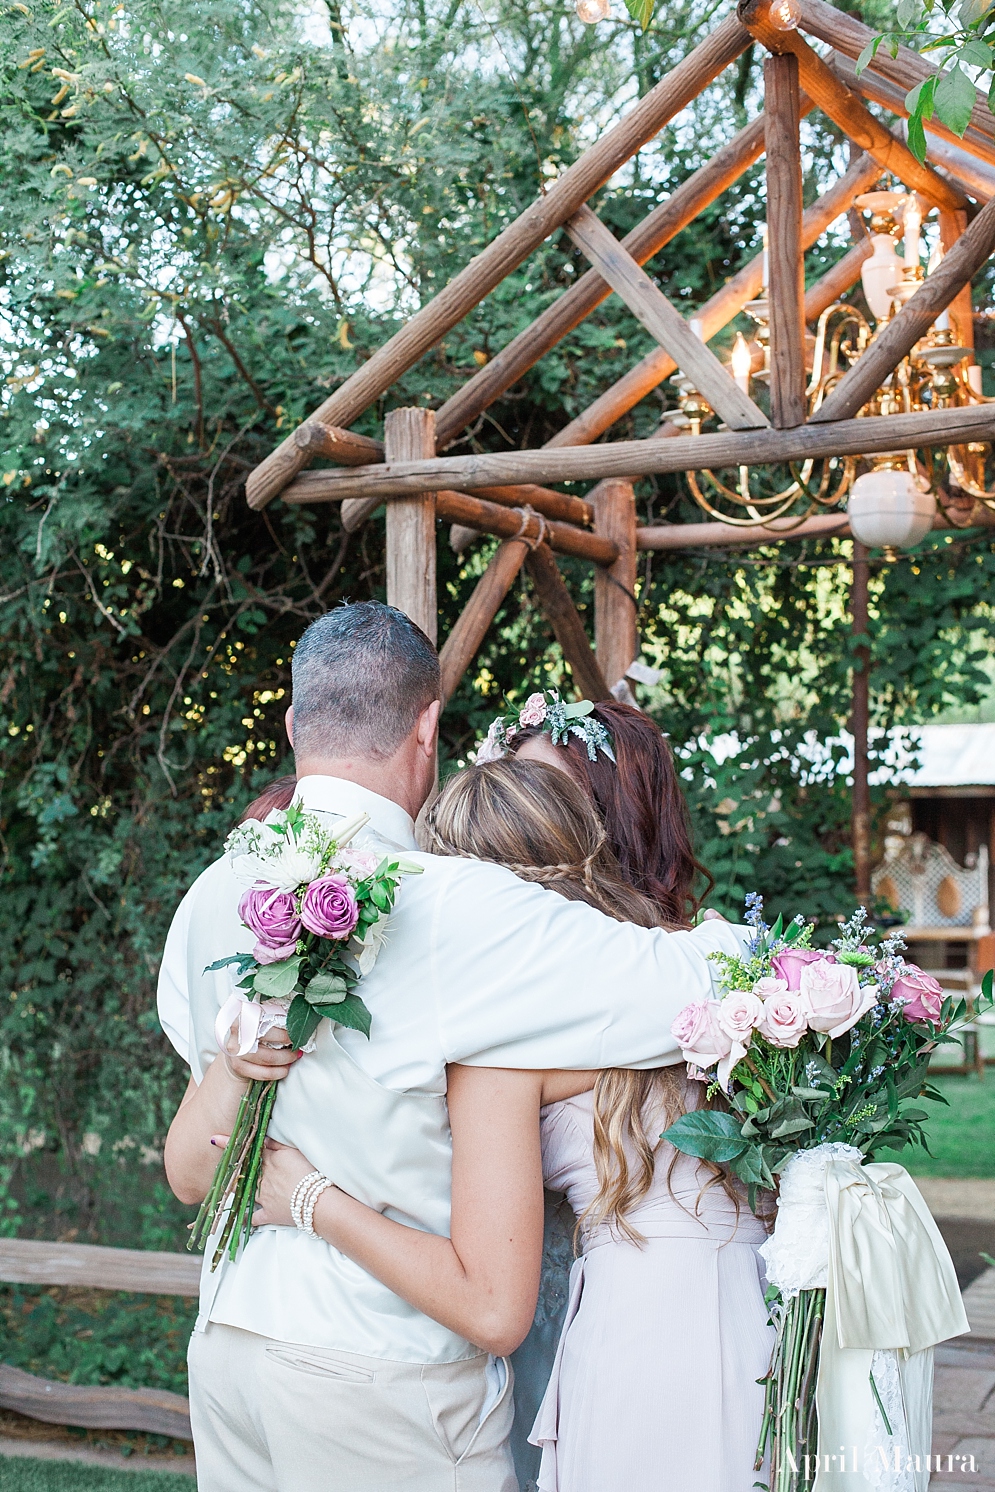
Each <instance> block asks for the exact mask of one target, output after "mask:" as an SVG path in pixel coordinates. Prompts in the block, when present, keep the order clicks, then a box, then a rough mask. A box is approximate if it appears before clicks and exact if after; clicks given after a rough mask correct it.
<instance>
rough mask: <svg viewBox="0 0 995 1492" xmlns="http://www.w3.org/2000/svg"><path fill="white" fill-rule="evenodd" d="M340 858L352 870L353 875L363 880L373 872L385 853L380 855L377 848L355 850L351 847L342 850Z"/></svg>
mask: <svg viewBox="0 0 995 1492" xmlns="http://www.w3.org/2000/svg"><path fill="white" fill-rule="evenodd" d="M338 858H339V860H340V861H341V862H342V864H343V865H344V866H345V867H346V868H347V869H348V870H351V871H352V873H353V875H355V876H356V877H357V878H358V879H359V880H361V881H363V880H365V879H366V877H367V876H371V875H372V874H373V872H374V871H375V870H376V868H377V866H378V865H379V864H380V862H381V860H382V859H383V855H378V854H377V852H376V850H354V849H351V848H350V849H345V850H340V851H339V855H338Z"/></svg>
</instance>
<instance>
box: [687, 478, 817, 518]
mask: <svg viewBox="0 0 995 1492" xmlns="http://www.w3.org/2000/svg"><path fill="white" fill-rule="evenodd" d="M686 475H687V479H688V486H689V487H690V488H691V491H692V492H693V494H694V497H695V501H696V502H697V503H698V506H699V507H700V508H702V509H703V510H704V511H705V512H706V513H708V514H709V516H710V517H712V518H717V519H718V520H719V522H720V523H724V524H726V525H727V527H729V528H761V527H765V526H766V525H768V524H770V523H772V522H774V520H775V519H777V518H781V517H783V515H784V514H785V513H786V512H787V511H788V509H789V508H790V507H791V506H792V504H793V503H794V502H795V496H794V495H792V496H791V497H789V498H788V499H787V500H786V502H785V503H784V505H783V507H782V508H781V509H780V511H779V512H777V513H769V514H767V515H766V516H764V517H761V518H759V519H758V518H756V517H754V518H732V517H730V516H729V514H727V513H723V512H722V511H721V510H720V509H719V508H715V507H713V506H712V504H711V503H710V502H709V501H708V499H707V498H706V497H705V495H704V493H703V492H702V491H701V489H700V488H699V486H698V483H697V480H696V477H697V473H696V472H692V471H689V472H687V474H686ZM707 475H708V476H711V473H710V472H709V473H707ZM740 501H741V500H740ZM810 511H811V510H810ZM804 516H805V518H807V517H808V516H809V514H808V513H806V514H805V515H804ZM799 521H800V522H804V518H802V519H801V520H799Z"/></svg>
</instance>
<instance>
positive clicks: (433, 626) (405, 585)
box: [384, 409, 439, 642]
mask: <svg viewBox="0 0 995 1492" xmlns="http://www.w3.org/2000/svg"><path fill="white" fill-rule="evenodd" d="M384 447H385V450H386V459H387V461H425V460H429V459H431V457H432V456H434V455H435V412H434V410H431V409H392V410H391V411H390V413H389V414H388V416H387V419H386V420H385V422H384ZM387 604H388V605H389V606H396V607H397V608H398V609H399V610H400V611H404V612H406V613H407V615H408V616H409V617H410V618H411V620H412V621H413V622H417V623H418V626H419V627H420V628H421V629H422V631H423V632H424V633H425V635H426V637H429V638H431V640H432V642H435V639H436V636H437V633H438V626H439V614H438V602H437V598H436V591H435V493H434V492H419V493H416V494H414V495H413V496H411V497H403V498H401V499H400V500H397V499H396V498H395V500H394V501H393V502H392V503H390V504H389V506H388V508H387Z"/></svg>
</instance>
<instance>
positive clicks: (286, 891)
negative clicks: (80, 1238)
mask: <svg viewBox="0 0 995 1492" xmlns="http://www.w3.org/2000/svg"><path fill="white" fill-rule="evenodd" d="M367 820H368V815H366V814H365V813H364V814H360V815H359V816H358V817H357V818H356V819H354V820H351V821H350V822H348V823H344V824H341V825H333V826H330V825H329V824H328V823H327V822H326V821H325V820H324V819H323V818H321V817H319V816H318V815H317V814H313V813H307V812H305V810H304V809H302V808H301V807H300V806H299V805H297V804H292V805H291V806H290V808H288V809H287V811H286V812H285V813H282V814H278V815H275V816H273V817H271V818H270V819H268V820H267V822H266V823H265V824H260V823H257V822H256V821H255V820H252V821H250V822H249V823H247V824H243V825H241V826H240V827H239V828H238V829H236V830H235V832H234V833H233V834H232V835H230V836H229V839H228V843H227V845H226V850H227V852H228V858H229V860H230V862H231V865H232V868H233V870H234V871H235V874H236V875H237V876H238V877H239V879H240V880H243V881H246V882H248V889H247V890H246V891H245V892H244V893H243V895H242V897H241V900H240V901H239V904H238V915H239V917H240V918H241V921H242V925H243V926H244V928H245V930H246V933H247V934H248V936H249V938H250V939H251V940H252V941H253V946H252V951H251V953H233V954H231V955H230V956H229V957H228V958H222V959H219V960H218V962H217V963H215V964H212V965H211V966H210V969H209V970H205V973H210V972H212V971H214V970H218V969H224V968H227V969H228V970H229V974H230V977H231V980H232V985H233V987H232V990H231V993H230V995H229V996H228V999H227V1000H225V1001H224V1002H223V1004H222V1006H221V1009H220V1011H219V1012H218V1018H217V1023H216V1026H215V1034H216V1036H217V1040H218V1045H219V1047H221V1048H224V1046H225V1043H226V1041H227V1040H228V1035H229V1031H230V1030H231V1029H232V1028H233V1027H235V1028H236V1030H237V1039H238V1050H239V1053H240V1054H241V1055H245V1053H247V1052H250V1051H254V1050H255V1048H256V1046H257V1044H258V1041H259V1037H260V1036H261V1035H262V1034H263V1033H264V1032H265V1031H267V1030H269V1029H271V1028H272V1027H274V1026H284V1025H285V1026H286V1029H287V1032H288V1034H289V1036H290V1040H291V1042H292V1043H293V1045H294V1046H295V1047H296V1048H297V1049H298V1050H299V1051H306V1050H310V1049H311V1044H312V1043H313V1038H314V1034H315V1032H316V1030H317V1028H318V1026H319V1024H320V1023H321V1021H322V1020H326V1019H327V1020H329V1021H331V1022H332V1023H334V1024H337V1025H340V1026H351V1027H352V1028H353V1029H354V1030H358V1031H362V1032H363V1034H364V1035H366V1036H368V1035H369V1033H370V1013H369V1011H368V1010H367V1008H366V1005H365V1004H364V1002H363V1001H362V999H361V998H360V996H359V995H358V994H357V993H356V990H357V986H358V985H359V983H360V980H361V979H362V977H363V976H364V975H365V974H367V973H368V972H369V970H370V969H371V968H372V967H373V964H374V963H375V961H376V957H377V953H378V951H379V949H380V947H381V945H382V943H383V928H382V926H381V924H382V922H383V920H384V919H385V918H386V917H387V916H388V915H389V914H390V911H391V909H392V907H393V905H394V899H395V896H396V894H397V888H398V885H399V883H400V879H401V876H402V875H403V874H405V873H414V872H417V870H418V869H419V867H418V866H417V865H416V864H413V863H411V862H407V861H405V860H403V858H402V857H399V856H390V855H388V856H384V855H382V854H378V853H377V852H376V851H374V850H368V849H355V848H352V847H350V840H352V839H353V838H354V837H355V835H356V834H358V833H359V831H360V830H361V829H362V828H363V827H364V825H365V824H366V823H367ZM276 1088H277V1085H276V1083H263V1082H258V1083H252V1084H251V1085H250V1088H249V1091H248V1092H247V1093H246V1095H245V1097H244V1098H243V1100H242V1103H241V1105H240V1107H239V1111H238V1118H237V1120H236V1123H235V1126H234V1129H233V1131H232V1135H231V1138H230V1140H229V1141H228V1145H227V1148H226V1149H225V1152H224V1155H223V1156H222V1157H221V1160H220V1162H219V1163H218V1168H217V1171H216V1173H215V1177H214V1183H213V1185H212V1188H211V1191H210V1192H209V1193H208V1196H207V1197H206V1199H205V1201H204V1205H203V1206H202V1207H201V1209H200V1213H199V1214H198V1217H197V1221H196V1223H195V1224H194V1228H193V1232H192V1235H191V1240H190V1244H189V1245H188V1247H191V1248H197V1247H202V1246H203V1245H204V1244H205V1243H206V1242H207V1240H208V1238H209V1237H211V1236H212V1235H214V1234H215V1233H217V1234H218V1238H217V1243H216V1247H215V1251H214V1256H213V1260H212V1265H211V1267H212V1269H213V1268H215V1267H216V1266H217V1264H218V1263H219V1261H220V1259H221V1257H222V1255H223V1254H224V1252H225V1249H226V1248H227V1249H228V1250H229V1253H230V1257H231V1258H234V1257H235V1254H236V1252H237V1250H238V1247H239V1245H240V1243H241V1242H243V1241H244V1240H245V1239H246V1238H247V1237H248V1235H249V1231H250V1228H251V1218H252V1213H253V1210H254V1206H255V1194H256V1184H257V1180H258V1176H259V1169H260V1164H261V1160H262V1149H263V1145H264V1143H265V1140H266V1131H267V1127H268V1125H269V1119H270V1114H271V1112H272V1108H273V1103H274V1100H275V1098H276Z"/></svg>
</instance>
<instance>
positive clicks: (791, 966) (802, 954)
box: [771, 948, 836, 990]
mask: <svg viewBox="0 0 995 1492" xmlns="http://www.w3.org/2000/svg"><path fill="white" fill-rule="evenodd" d="M820 959H821V960H823V961H824V962H826V963H830V964H832V963H835V962H836V960H835V959H834V958H833V955H832V954H831V953H820V952H819V950H818V948H785V950H784V952H783V953H779V954H777V956H776V957H775V958H772V959H771V967H772V968H773V970H774V973H775V975H776V977H777V978H778V979H786V980H787V981H788V989H789V990H797V989H801V982H802V970H803V969H804V968H807V966H808V965H809V964H814V963H817V962H818V961H819V960H820Z"/></svg>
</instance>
